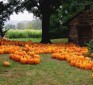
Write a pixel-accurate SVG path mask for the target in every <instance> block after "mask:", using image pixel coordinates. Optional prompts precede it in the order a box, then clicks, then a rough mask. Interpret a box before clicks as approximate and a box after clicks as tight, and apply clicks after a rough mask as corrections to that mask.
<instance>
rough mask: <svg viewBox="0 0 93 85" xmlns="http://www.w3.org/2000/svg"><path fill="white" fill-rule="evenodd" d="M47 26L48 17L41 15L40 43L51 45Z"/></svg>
mask: <svg viewBox="0 0 93 85" xmlns="http://www.w3.org/2000/svg"><path fill="white" fill-rule="evenodd" d="M49 24H50V16H49V15H47V14H43V17H42V40H41V43H51V41H50V34H49Z"/></svg>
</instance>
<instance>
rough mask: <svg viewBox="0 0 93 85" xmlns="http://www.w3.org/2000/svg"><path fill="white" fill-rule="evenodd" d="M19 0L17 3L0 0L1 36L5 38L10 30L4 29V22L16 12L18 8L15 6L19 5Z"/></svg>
mask: <svg viewBox="0 0 93 85" xmlns="http://www.w3.org/2000/svg"><path fill="white" fill-rule="evenodd" d="M18 5H19V4H18V2H16V3H15V4H13V5H12V4H11V3H3V1H0V36H1V37H2V38H3V37H4V35H5V33H6V32H7V31H8V29H7V30H4V29H3V28H4V24H5V21H6V20H7V19H9V17H10V15H11V14H12V13H13V12H14V10H15V9H16V8H15V7H14V6H18Z"/></svg>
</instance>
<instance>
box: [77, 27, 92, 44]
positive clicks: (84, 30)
mask: <svg viewBox="0 0 93 85" xmlns="http://www.w3.org/2000/svg"><path fill="white" fill-rule="evenodd" d="M78 30H79V31H78V34H79V44H80V45H85V43H88V42H89V41H90V38H91V30H90V28H89V27H80V28H79V29H78Z"/></svg>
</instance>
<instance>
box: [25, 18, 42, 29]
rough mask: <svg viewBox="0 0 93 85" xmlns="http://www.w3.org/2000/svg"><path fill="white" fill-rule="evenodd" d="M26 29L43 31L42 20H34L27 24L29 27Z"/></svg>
mask: <svg viewBox="0 0 93 85" xmlns="http://www.w3.org/2000/svg"><path fill="white" fill-rule="evenodd" d="M25 28H26V29H34V30H41V28H42V23H41V20H40V19H35V20H32V21H31V22H29V23H28V24H27V26H26V27H25Z"/></svg>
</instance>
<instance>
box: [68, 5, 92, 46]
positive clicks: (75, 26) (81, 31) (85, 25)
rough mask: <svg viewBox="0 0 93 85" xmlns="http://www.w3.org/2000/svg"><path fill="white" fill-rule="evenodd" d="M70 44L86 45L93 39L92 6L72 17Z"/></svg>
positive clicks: (70, 22) (69, 25)
mask: <svg viewBox="0 0 93 85" xmlns="http://www.w3.org/2000/svg"><path fill="white" fill-rule="evenodd" d="M68 27H69V38H68V40H69V41H70V42H73V43H76V44H79V45H81V46H82V45H84V44H85V43H88V42H89V41H90V40H91V39H93V10H91V9H90V6H88V7H86V8H85V9H84V10H83V11H82V12H79V13H78V14H77V15H75V16H74V17H72V18H71V19H70V21H69V24H68Z"/></svg>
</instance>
